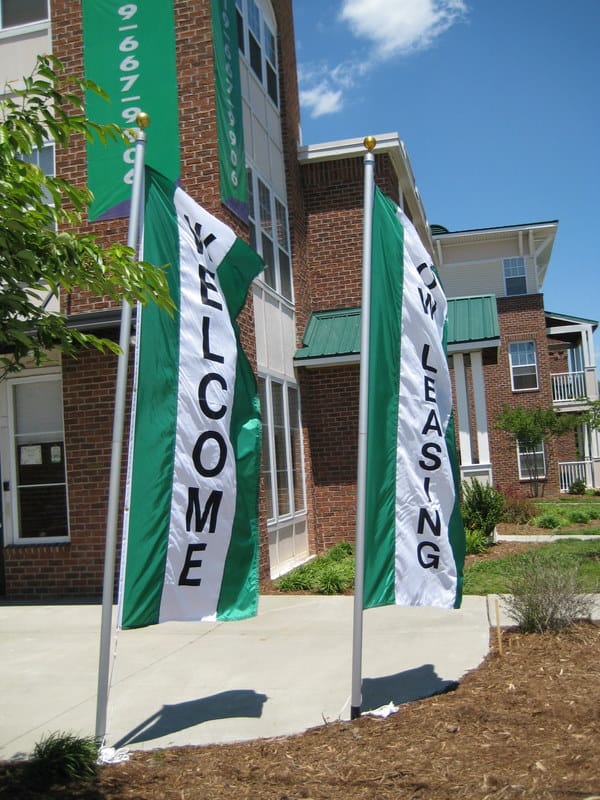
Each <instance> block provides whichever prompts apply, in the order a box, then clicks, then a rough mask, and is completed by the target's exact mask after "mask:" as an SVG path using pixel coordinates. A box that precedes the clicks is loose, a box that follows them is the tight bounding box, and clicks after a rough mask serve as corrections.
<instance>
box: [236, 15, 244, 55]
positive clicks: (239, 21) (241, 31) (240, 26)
mask: <svg viewBox="0 0 600 800" xmlns="http://www.w3.org/2000/svg"><path fill="white" fill-rule="evenodd" d="M235 19H236V22H237V37H238V47H239V49H240V52H242V53H245V52H246V50H245V45H244V20H243V19H242V15H241V14H240V12H239V9H237V8H236V10H235Z"/></svg>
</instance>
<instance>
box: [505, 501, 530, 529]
mask: <svg viewBox="0 0 600 800" xmlns="http://www.w3.org/2000/svg"><path fill="white" fill-rule="evenodd" d="M535 513H536V509H535V504H534V503H533V501H532V500H531V499H530V498H528V497H518V496H506V495H505V497H504V512H503V514H502V522H511V523H513V524H514V525H526V524H527V523H528V522H530V521H531V519H532V518H533V517H535Z"/></svg>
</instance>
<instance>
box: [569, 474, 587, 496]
mask: <svg viewBox="0 0 600 800" xmlns="http://www.w3.org/2000/svg"><path fill="white" fill-rule="evenodd" d="M569 494H585V481H583V480H581V478H577V480H574V481H573V483H572V484H571V485H570V486H569Z"/></svg>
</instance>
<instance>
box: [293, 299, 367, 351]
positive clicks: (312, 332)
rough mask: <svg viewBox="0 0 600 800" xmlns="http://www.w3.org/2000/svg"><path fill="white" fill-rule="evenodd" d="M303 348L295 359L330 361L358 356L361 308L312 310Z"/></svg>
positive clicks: (303, 340)
mask: <svg viewBox="0 0 600 800" xmlns="http://www.w3.org/2000/svg"><path fill="white" fill-rule="evenodd" d="M302 344H303V347H301V348H300V350H297V351H296V356H295V357H296V360H298V361H302V360H306V359H308V358H331V357H335V356H349V355H358V353H360V308H342V309H339V308H338V309H334V310H332V311H315V312H313V313H312V314H311V315H310V319H309V320H308V325H307V326H306V332H305V333H304V338H303V339H302Z"/></svg>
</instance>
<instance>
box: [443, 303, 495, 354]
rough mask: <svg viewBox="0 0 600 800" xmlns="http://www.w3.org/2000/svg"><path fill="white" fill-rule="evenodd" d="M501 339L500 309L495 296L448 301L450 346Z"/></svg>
mask: <svg viewBox="0 0 600 800" xmlns="http://www.w3.org/2000/svg"><path fill="white" fill-rule="evenodd" d="M498 338H500V326H499V325H498V309H497V306H496V297H495V295H493V294H485V295H480V296H478V297H453V298H451V299H449V300H448V344H449V345H451V344H459V343H462V342H483V341H486V339H498Z"/></svg>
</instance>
